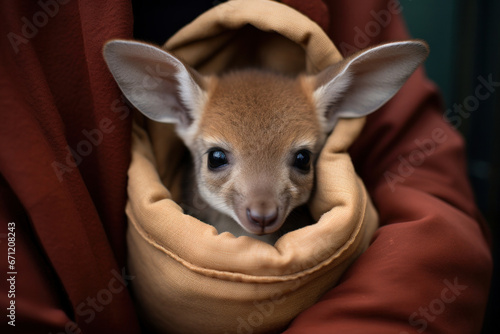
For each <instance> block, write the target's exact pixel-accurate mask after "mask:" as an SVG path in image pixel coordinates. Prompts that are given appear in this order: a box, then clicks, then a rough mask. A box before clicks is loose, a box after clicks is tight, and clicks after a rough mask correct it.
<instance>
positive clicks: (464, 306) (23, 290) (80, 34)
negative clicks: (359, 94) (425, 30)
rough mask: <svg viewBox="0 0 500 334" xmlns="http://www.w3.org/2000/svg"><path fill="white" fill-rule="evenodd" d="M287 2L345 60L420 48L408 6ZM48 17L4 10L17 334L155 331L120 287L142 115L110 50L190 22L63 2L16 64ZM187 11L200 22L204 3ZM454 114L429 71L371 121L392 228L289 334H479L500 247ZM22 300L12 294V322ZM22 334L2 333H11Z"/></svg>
mask: <svg viewBox="0 0 500 334" xmlns="http://www.w3.org/2000/svg"><path fill="white" fill-rule="evenodd" d="M45 2H49V1H45ZM63 2H64V4H62V3H63ZM283 2H286V3H287V4H290V5H291V6H293V7H295V8H297V9H299V10H300V11H301V12H303V13H304V14H306V15H307V16H309V17H310V18H311V19H313V20H314V21H316V22H318V23H320V25H321V27H322V28H323V29H324V30H325V31H326V32H327V33H328V35H329V36H330V38H331V39H332V40H333V41H334V43H335V44H336V45H337V46H338V47H339V49H340V51H341V52H342V53H343V54H344V56H345V55H346V54H345V53H349V52H353V51H354V50H355V49H359V48H362V47H366V46H368V45H375V44H377V43H381V42H387V41H393V40H403V39H407V38H409V36H408V33H407V31H406V28H405V26H404V22H403V20H402V16H401V14H400V11H401V10H402V7H401V6H399V5H398V2H397V1H392V0H365V1H352V0H328V1H326V0H325V1H320V0H310V1H303V0H284V1H283ZM39 3H40V2H39V1H31V0H16V1H2V2H0V31H1V35H2V36H3V38H1V39H0V95H1V98H0V113H1V115H2V117H3V118H2V121H1V122H0V137H1V140H0V173H1V175H2V180H1V181H0V196H1V201H0V217H1V219H0V220H1V222H2V223H0V226H2V229H1V230H0V241H1V242H0V253H1V254H7V242H4V241H5V239H4V237H5V234H6V233H7V230H6V223H5V222H8V221H15V222H16V260H17V265H18V272H19V273H22V275H18V276H17V280H16V328H15V332H19V333H50V332H52V333H54V334H55V333H71V332H78V331H77V329H78V328H79V329H81V332H82V333H85V334H86V333H92V334H100V333H140V332H141V331H140V329H139V326H138V322H137V317H136V316H135V314H134V309H133V305H132V303H131V299H130V297H129V294H128V290H127V289H120V287H121V286H123V285H121V286H120V285H116V283H117V282H118V281H117V280H116V276H115V275H113V273H114V270H116V271H118V272H121V269H122V267H123V264H124V263H125V228H126V217H125V215H124V214H123V211H124V207H125V198H126V173H127V168H128V166H129V158H130V157H129V155H130V136H131V131H130V125H131V117H126V116H125V117H123V116H124V115H126V113H127V110H129V111H130V109H127V106H126V104H125V103H123V100H122V99H121V94H120V91H119V89H118V87H117V86H116V84H115V83H114V80H113V78H112V77H111V74H110V73H109V72H108V71H107V68H106V65H105V63H104V60H103V59H102V55H101V52H102V46H103V44H104V43H105V42H106V41H107V40H109V39H111V38H128V39H131V38H133V36H132V25H133V22H137V23H138V24H144V25H150V26H154V28H153V29H155V30H161V31H169V30H170V31H175V30H177V29H179V28H180V27H181V26H182V25H184V24H186V23H187V22H186V21H183V22H182V19H181V18H179V13H177V12H175V11H172V10H166V11H159V10H158V9H156V8H154V7H153V6H154V4H153V3H151V2H148V3H146V2H139V1H138V2H137V3H142V4H143V6H148V7H153V8H152V9H151V10H150V11H151V12H157V13H158V15H157V16H159V17H160V18H161V19H159V20H156V19H155V17H154V16H153V17H151V16H148V17H147V18H146V19H145V18H141V16H140V12H137V13H135V14H136V17H132V6H131V2H130V1H129V0H117V1H113V2H103V1H95V2H94V1H77V0H72V1H58V3H61V5H60V6H59V9H58V12H57V14H56V15H55V16H54V17H50V18H49V20H48V21H47V23H46V25H44V26H43V27H41V28H39V27H37V33H36V34H34V35H30V37H29V38H26V41H25V42H24V43H21V44H19V51H18V52H15V50H14V49H13V47H12V45H11V43H10V42H9V39H8V38H7V36H8V35H9V33H13V34H17V35H18V36H21V37H23V26H24V25H25V24H26V20H27V21H29V22H32V18H33V15H34V14H36V13H38V12H40V11H41V10H42V8H41V7H40V4H39ZM162 3H166V2H162ZM182 3H183V4H184V5H185V6H188V7H190V8H192V11H193V12H196V11H199V9H197V6H196V4H193V3H192V2H191V1H190V0H186V1H183V2H182ZM401 3H402V4H403V6H404V2H401ZM384 13H386V14H387V13H388V16H386V17H390V19H387V20H386V21H385V22H386V23H384V24H383V25H382V24H380V25H377V22H378V21H377V20H376V19H375V18H374V15H375V14H380V15H382V14H384ZM23 17H25V18H26V20H22V18H23ZM178 19H180V21H181V23H179V20H178ZM176 24H177V26H175V25H176ZM172 26H174V28H172ZM163 27H166V28H165V29H164V28H163ZM167 28H170V29H167ZM369 28H371V29H374V28H379V30H378V34H374V33H373V31H372V32H371V33H370V35H368V34H367V31H368V32H369V30H368V29H369ZM25 29H27V28H25ZM26 31H27V32H28V30H26ZM375 31H377V29H375ZM11 36H12V35H11ZM23 38H25V37H23ZM442 112H443V107H442V105H441V104H440V100H439V94H438V92H437V89H436V87H435V86H434V85H432V84H431V83H430V82H429V81H428V79H427V78H426V76H425V74H424V72H423V70H422V69H420V70H418V71H417V73H415V75H413V76H412V78H411V79H410V80H409V81H408V82H407V84H406V85H405V86H404V87H403V89H402V90H401V91H400V92H399V93H398V94H397V95H396V96H395V97H394V98H393V99H392V100H391V102H389V103H388V104H387V105H386V106H384V107H383V108H382V109H381V110H379V111H378V112H377V113H375V114H373V115H371V116H369V117H368V120H367V123H366V125H365V127H364V129H363V133H362V135H361V136H360V137H359V138H358V139H357V141H356V143H354V145H353V146H351V148H350V150H349V152H350V153H351V156H352V158H353V162H354V166H355V167H356V171H357V172H358V173H359V174H360V176H361V177H362V179H363V180H364V182H365V184H366V185H367V189H368V191H369V193H370V195H371V198H372V199H373V201H374V203H375V206H376V207H377V209H378V212H379V215H380V222H381V225H382V227H381V228H379V229H378V231H377V232H376V233H375V236H374V240H373V242H372V244H371V245H370V247H369V248H368V249H367V251H365V252H364V253H363V254H362V255H361V256H360V257H359V259H358V260H357V261H356V262H355V263H354V264H353V265H351V266H350V267H349V269H348V270H347V271H346V272H345V274H344V275H343V276H342V278H341V280H340V282H339V284H338V285H337V286H336V287H335V288H333V289H332V290H331V291H329V292H328V293H327V294H326V295H325V296H324V297H323V298H322V299H321V300H320V301H319V302H318V303H316V304H315V305H313V306H312V307H310V308H309V309H307V310H305V311H304V312H302V313H301V314H300V315H299V316H298V317H297V318H296V319H295V320H294V321H293V323H292V324H291V325H290V326H289V328H288V329H287V331H286V333H290V334H299V333H318V334H323V333H325V334H330V333H380V334H387V333H402V332H408V333H414V332H417V330H420V329H421V330H424V331H425V332H428V333H454V334H456V333H479V332H480V330H481V324H482V317H483V314H484V308H485V307H486V301H487V297H488V286H489V281H490V277H491V270H492V263H491V254H490V250H489V247H488V240H490V234H489V232H488V230H487V227H486V224H485V222H484V220H483V219H482V218H481V216H480V215H479V213H478V210H477V208H476V206H475V205H474V200H473V196H472V193H471V189H470V186H469V183H468V181H467V178H466V167H465V163H464V162H465V159H464V142H463V140H462V138H461V137H460V136H459V135H458V133H457V131H455V130H454V129H452V128H451V127H450V125H449V124H447V123H446V122H445V121H444V120H443V118H442ZM106 118H108V119H110V120H111V121H112V125H113V126H115V127H114V128H113V131H112V132H110V133H106V134H105V135H104V136H103V139H102V142H101V143H100V145H98V146H93V150H92V152H91V153H89V154H88V155H87V156H85V157H84V159H82V161H81V162H80V163H79V164H78V166H76V167H73V168H72V169H71V171H68V173H66V174H64V176H63V181H62V182H59V180H58V178H57V176H56V175H55V173H54V172H53V169H52V168H51V167H50V164H51V163H52V162H53V161H59V162H61V163H64V162H65V159H66V157H67V155H68V151H67V149H66V146H69V147H71V148H72V149H75V148H76V146H77V144H78V143H79V142H81V141H83V140H88V139H87V137H85V135H84V134H83V133H82V131H83V130H86V131H90V130H92V129H98V128H99V123H100V122H101V121H102V120H103V119H106ZM436 128H439V129H441V130H442V131H443V133H444V136H445V138H446V140H445V141H442V142H440V143H436V142H435V144H436V147H435V150H434V151H433V153H432V155H430V156H428V157H426V160H425V161H424V163H422V164H421V165H419V166H413V167H414V170H413V171H412V172H411V173H405V174H404V177H403V176H402V177H403V180H401V179H399V182H396V183H393V184H392V186H391V185H390V184H389V183H388V182H387V181H386V179H385V177H384V173H386V172H392V173H394V174H395V175H399V171H398V168H399V167H400V166H401V161H400V160H399V159H398V157H399V156H401V158H405V159H408V157H409V155H410V153H411V152H413V151H414V150H418V149H419V147H418V146H417V145H416V143H415V140H417V139H418V140H420V142H422V141H424V140H427V139H431V138H432V137H431V131H432V130H433V129H436ZM401 170H403V169H401ZM0 270H1V271H2V272H4V273H5V272H7V271H8V268H7V261H0ZM126 278H127V280H126V281H125V282H130V280H131V281H132V282H133V281H134V280H135V279H136V278H133V277H128V276H126ZM455 278H456V279H457V283H458V284H459V285H460V286H467V288H466V289H465V290H461V291H460V294H459V295H458V296H455V297H456V298H455V300H454V301H453V302H452V303H446V304H445V305H446V309H445V310H444V311H443V312H442V313H440V314H438V315H433V314H432V313H429V316H430V317H431V318H430V319H432V321H431V320H429V319H427V318H426V317H425V316H422V315H420V314H419V309H420V308H422V309H424V308H425V309H429V305H430V303H431V302H433V301H435V300H436V301H437V302H435V303H433V304H432V306H433V307H436V306H439V305H438V304H439V300H440V299H439V298H440V296H441V293H442V292H443V290H444V289H445V288H446V286H445V283H444V282H443V281H444V280H445V279H448V280H449V281H450V282H451V283H454V279H455ZM109 283H112V285H111V287H112V288H113V291H114V292H115V293H112V294H111V295H112V299H111V300H105V302H106V304H105V305H103V304H102V303H100V302H99V300H98V297H99V298H100V300H101V301H102V300H103V299H102V298H103V296H104V297H105V295H106V294H107V291H109V292H111V290H110V289H109ZM8 288H9V287H8V285H7V284H6V281H5V280H2V283H1V284H0V306H1V308H2V309H6V307H7V303H8V299H7V291H8ZM452 297H453V296H451V295H448V294H446V295H445V298H448V300H449V298H452ZM89 302H90V303H92V304H89ZM91 305H93V306H91ZM94 307H95V308H94ZM97 310H98V311H97ZM412 315H413V317H414V318H412V319H413V320H414V322H410V321H409V318H410V316H412ZM415 321H418V323H415ZM424 325H425V329H423V328H424ZM12 330H13V328H12V327H11V326H9V325H8V324H7V322H6V321H3V322H1V323H0V332H2V333H9V332H12Z"/></svg>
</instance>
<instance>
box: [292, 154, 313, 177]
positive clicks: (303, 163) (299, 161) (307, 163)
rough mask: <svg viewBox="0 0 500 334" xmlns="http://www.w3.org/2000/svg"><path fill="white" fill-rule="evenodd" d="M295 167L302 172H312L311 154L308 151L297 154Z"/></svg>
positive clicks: (294, 162)
mask: <svg viewBox="0 0 500 334" xmlns="http://www.w3.org/2000/svg"><path fill="white" fill-rule="evenodd" d="M293 167H295V168H297V169H298V170H299V171H301V172H305V173H307V172H309V170H311V152H309V151H308V150H300V151H298V152H297V153H296V154H295V160H294V161H293Z"/></svg>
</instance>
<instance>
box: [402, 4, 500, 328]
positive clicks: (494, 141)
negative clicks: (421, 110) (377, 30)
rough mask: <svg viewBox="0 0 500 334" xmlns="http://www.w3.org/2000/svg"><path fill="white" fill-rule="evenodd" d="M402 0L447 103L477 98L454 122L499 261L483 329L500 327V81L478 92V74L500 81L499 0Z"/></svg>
mask: <svg viewBox="0 0 500 334" xmlns="http://www.w3.org/2000/svg"><path fill="white" fill-rule="evenodd" d="M400 2H401V5H402V6H403V15H404V17H405V19H406V22H407V25H408V29H409V31H410V33H411V34H412V36H413V37H415V38H422V39H425V40H426V41H427V42H428V43H429V46H430V49H431V53H430V56H429V59H428V61H427V62H426V65H425V67H426V71H427V74H428V76H429V77H430V78H431V79H432V80H433V81H434V82H435V83H436V84H437V85H438V86H439V87H440V89H441V91H442V93H443V98H444V103H445V106H446V109H451V110H453V108H454V106H456V105H459V106H460V105H463V104H464V103H467V102H468V103H470V102H471V101H474V98H476V101H479V103H478V105H477V107H476V108H472V109H473V110H472V111H471V112H470V115H469V116H468V117H463V118H462V119H461V121H460V124H458V123H455V127H456V129H457V130H458V131H460V132H461V133H462V134H463V135H464V137H465V140H466V144H467V162H468V168H469V177H470V180H471V183H472V186H473V188H474V192H475V196H476V202H477V204H478V206H479V208H480V209H481V211H482V213H483V214H484V216H485V218H486V219H487V220H488V222H489V225H490V227H491V230H492V232H493V236H494V242H493V256H494V261H495V264H496V265H495V269H494V274H493V281H492V288H491V293H490V301H489V305H488V309H487V313H486V318H485V321H484V326H483V331H482V333H483V334H486V333H488V334H490V333H491V334H493V333H500V320H499V319H498V317H499V316H500V289H499V283H500V271H499V270H498V261H499V259H500V247H499V245H498V243H499V242H500V237H499V236H500V228H499V226H498V225H499V222H500V98H499V96H500V94H499V92H500V86H499V87H496V88H495V89H494V91H493V92H492V93H491V94H490V96H489V97H487V98H484V99H479V98H478V97H477V94H476V92H475V88H476V87H477V85H478V84H480V83H481V81H480V79H479V78H484V79H486V80H487V79H488V78H491V79H492V80H493V81H494V82H500V1H498V0H454V1H452V0H400ZM450 168H453V166H450Z"/></svg>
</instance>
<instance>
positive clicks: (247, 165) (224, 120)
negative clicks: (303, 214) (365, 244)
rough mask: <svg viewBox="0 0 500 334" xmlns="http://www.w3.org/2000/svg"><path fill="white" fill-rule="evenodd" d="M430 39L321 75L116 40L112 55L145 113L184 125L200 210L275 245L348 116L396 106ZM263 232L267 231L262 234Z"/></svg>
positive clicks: (357, 57) (382, 49) (361, 55)
mask: <svg viewBox="0 0 500 334" xmlns="http://www.w3.org/2000/svg"><path fill="white" fill-rule="evenodd" d="M427 54H428V48H427V45H426V44H425V43H424V42H421V41H416V40H415V41H403V42H394V43H388V44H383V45H379V46H376V47H373V48H370V49H366V50H363V51H360V52H358V53H356V54H354V55H352V56H350V57H348V58H346V59H344V60H343V61H341V62H339V63H337V64H334V65H331V66H330V67H328V68H326V69H324V70H323V71H321V72H320V73H319V74H317V75H299V76H298V77H294V78H291V77H287V76H284V75H280V74H276V73H272V72H269V71H263V70H257V69H248V70H237V71H233V72H229V73H224V74H222V75H217V76H216V75H209V76H205V75H201V74H200V73H198V72H197V71H196V70H194V69H193V68H191V67H189V66H187V65H186V64H184V63H183V62H181V61H180V60H179V59H177V58H176V57H174V56H173V55H171V54H170V53H168V52H166V51H164V50H162V49H160V48H158V47H155V46H152V45H149V44H144V43H140V42H134V41H124V40H114V41H110V42H108V43H107V44H106V46H105V48H104V57H105V59H106V62H107V64H108V66H109V69H110V70H111V73H112V74H113V76H114V78H115V80H116V81H117V83H118V85H119V86H120V88H121V90H122V91H123V93H124V94H125V96H126V97H127V98H128V99H129V100H130V102H131V103H132V104H133V105H134V106H135V107H136V108H137V109H138V110H139V111H140V112H142V113H143V114H144V115H145V116H147V117H149V118H150V119H152V120H155V121H157V122H164V123H175V124H176V131H177V134H178V135H179V137H180V138H181V139H182V140H183V141H184V143H185V145H186V146H187V148H188V149H189V151H190V152H191V156H192V160H193V172H194V173H193V176H192V179H193V181H192V182H191V185H190V186H189V187H188V188H190V189H186V191H185V193H186V197H187V198H185V199H184V201H185V202H186V203H190V201H192V198H193V197H194V196H197V197H198V198H201V199H202V200H203V201H205V202H206V204H208V208H207V209H204V210H199V211H198V212H195V211H194V212H193V213H192V214H193V215H195V216H197V218H199V219H201V220H203V221H205V222H207V223H210V224H212V225H214V226H215V227H216V229H217V230H218V232H219V233H221V232H224V231H229V232H231V233H233V234H234V235H235V236H241V235H251V236H254V237H257V238H260V239H261V240H263V241H266V242H268V243H274V242H275V241H276V240H277V238H278V237H279V234H278V233H277V231H278V230H279V229H280V228H281V227H282V225H283V223H284V222H285V219H286V218H287V216H288V215H289V213H290V212H291V211H292V210H293V209H294V208H296V207H298V206H300V205H302V204H304V203H306V202H307V201H308V199H309V197H310V195H311V192H312V189H313V184H314V166H313V163H314V161H315V159H316V158H317V156H318V154H319V152H320V150H321V148H322V146H323V145H324V143H325V140H326V137H327V135H328V134H329V133H330V132H331V131H332V130H333V128H334V127H335V124H336V122H337V120H338V119H339V118H353V117H363V116H365V115H367V114H369V113H371V112H373V111H375V110H377V109H378V108H379V107H380V106H382V105H383V104H384V103H386V102H387V101H388V100H389V99H390V98H391V97H392V96H393V95H394V94H396V92H397V91H398V90H399V89H400V88H401V86H402V85H403V84H404V82H405V81H406V80H407V78H408V77H409V76H410V75H411V74H412V73H413V71H414V70H415V69H416V68H417V67H418V66H419V65H420V64H421V63H422V62H423V61H424V59H425V58H426V57H427ZM258 236H260V237H258Z"/></svg>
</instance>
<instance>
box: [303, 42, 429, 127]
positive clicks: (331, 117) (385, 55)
mask: <svg viewBox="0 0 500 334" xmlns="http://www.w3.org/2000/svg"><path fill="white" fill-rule="evenodd" d="M428 54H429V48H428V46H427V44H426V43H425V42H423V41H418V40H414V41H404V42H394V43H387V44H383V45H379V46H375V47H373V48H369V49H366V50H362V51H360V52H358V53H356V54H354V55H352V56H350V57H348V58H346V59H344V60H342V61H341V62H339V63H337V64H334V65H332V66H330V67H327V68H326V69H325V70H323V71H322V72H320V73H319V74H317V75H316V76H315V77H314V89H315V90H314V94H313V95H314V99H315V101H316V106H317V110H318V112H319V113H320V119H323V120H324V121H325V124H326V130H327V131H331V130H332V129H333V127H334V126H335V124H336V122H337V120H338V119H339V118H356V117H363V116H366V115H368V114H370V113H372V112H373V111H375V110H377V109H378V108H380V107H381V106H382V105H383V104H385V103H386V102H387V101H388V100H389V99H390V98H392V97H393V96H394V95H395V94H396V93H397V91H398V90H399V89H400V88H401V86H403V84H404V83H405V82H406V80H407V79H408V77H409V76H410V75H411V74H412V73H413V72H414V71H415V69H416V68H417V67H418V66H419V65H420V64H421V63H422V62H423V61H424V60H425V58H426V57H427V55H428Z"/></svg>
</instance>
